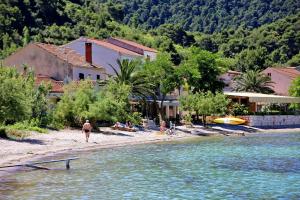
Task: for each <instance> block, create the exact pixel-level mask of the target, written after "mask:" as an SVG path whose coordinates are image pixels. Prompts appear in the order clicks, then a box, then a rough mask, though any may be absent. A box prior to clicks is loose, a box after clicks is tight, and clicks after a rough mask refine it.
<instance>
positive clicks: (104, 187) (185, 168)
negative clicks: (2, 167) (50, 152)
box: [0, 133, 300, 200]
mask: <svg viewBox="0 0 300 200" xmlns="http://www.w3.org/2000/svg"><path fill="white" fill-rule="evenodd" d="M77 155H78V154H77ZM78 156H79V157H80V160H77V161H72V162H71V170H68V171H67V170H62V169H63V167H64V164H62V163H60V164H59V163H58V164H53V165H48V166H49V167H52V168H56V169H57V170H53V171H52V170H51V171H42V170H35V171H29V172H28V171H26V172H18V173H16V174H14V175H12V176H10V177H8V178H7V179H6V180H5V181H4V182H2V183H0V199H22V200H23V199H45V200H47V199H300V133H290V134H265V135H253V136H246V137H224V138H205V139H199V140H198V139H196V140H195V139H194V140H192V141H191V140H190V141H181V142H173V143H161V144H147V145H136V146H131V147H129V146H128V147H122V148H113V149H101V150H97V151H94V152H86V153H79V155H78Z"/></svg>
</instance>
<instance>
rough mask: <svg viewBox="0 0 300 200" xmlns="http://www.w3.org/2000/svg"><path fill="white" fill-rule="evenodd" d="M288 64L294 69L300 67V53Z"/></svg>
mask: <svg viewBox="0 0 300 200" xmlns="http://www.w3.org/2000/svg"><path fill="white" fill-rule="evenodd" d="M287 64H288V65H290V66H293V67H297V66H300V53H298V54H296V55H295V56H293V57H292V59H291V60H289V61H288V62H287Z"/></svg>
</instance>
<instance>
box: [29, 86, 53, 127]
mask: <svg viewBox="0 0 300 200" xmlns="http://www.w3.org/2000/svg"><path fill="white" fill-rule="evenodd" d="M50 89H51V85H50V84H45V83H41V84H40V85H38V86H37V87H36V88H35V90H34V95H33V103H32V105H33V106H32V118H33V119H37V121H38V123H39V124H38V125H39V126H46V125H47V123H48V114H49V112H48V111H49V104H48V100H49V97H48V94H49V91H50Z"/></svg>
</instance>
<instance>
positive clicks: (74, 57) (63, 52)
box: [35, 43, 103, 68]
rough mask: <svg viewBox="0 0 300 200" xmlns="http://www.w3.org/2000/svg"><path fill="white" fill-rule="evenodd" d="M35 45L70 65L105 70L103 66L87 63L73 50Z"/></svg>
mask: <svg viewBox="0 0 300 200" xmlns="http://www.w3.org/2000/svg"><path fill="white" fill-rule="evenodd" d="M35 45H37V46H38V47H40V48H42V49H44V50H46V51H48V52H49V53H51V54H53V55H55V56H57V57H58V58H59V59H62V60H64V61H66V62H68V63H70V64H71V65H74V66H80V67H92V68H103V67H101V66H98V65H94V64H90V63H88V62H86V61H85V58H84V57H83V56H81V55H80V54H79V53H77V52H76V51H74V50H73V49H70V48H67V47H63V46H56V45H52V44H44V43H35Z"/></svg>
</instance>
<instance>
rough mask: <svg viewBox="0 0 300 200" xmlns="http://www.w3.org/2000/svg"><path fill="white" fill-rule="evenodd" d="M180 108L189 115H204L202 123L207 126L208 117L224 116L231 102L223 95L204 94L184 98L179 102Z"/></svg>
mask: <svg viewBox="0 0 300 200" xmlns="http://www.w3.org/2000/svg"><path fill="white" fill-rule="evenodd" d="M179 103H180V107H181V109H182V110H184V111H188V112H189V114H192V113H193V112H195V113H196V114H197V116H198V115H202V122H203V125H204V126H207V123H206V117H207V116H209V115H214V114H224V113H225V111H226V109H227V105H228V104H229V100H228V99H227V98H226V96H225V95H224V94H222V93H218V92H217V93H216V94H213V93H212V92H210V91H208V92H202V93H198V92H197V93H195V94H189V95H187V96H183V97H181V98H180V100H179Z"/></svg>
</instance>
